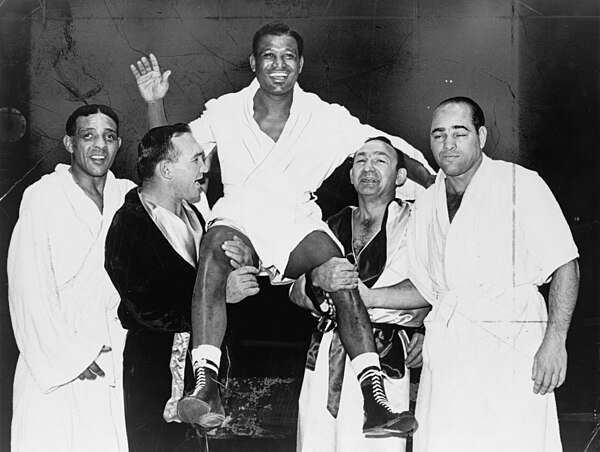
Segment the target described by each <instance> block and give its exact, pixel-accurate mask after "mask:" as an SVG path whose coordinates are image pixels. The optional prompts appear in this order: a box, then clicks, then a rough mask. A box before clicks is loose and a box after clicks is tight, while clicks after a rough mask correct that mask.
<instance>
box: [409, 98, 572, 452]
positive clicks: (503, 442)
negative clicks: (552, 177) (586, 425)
mask: <svg viewBox="0 0 600 452" xmlns="http://www.w3.org/2000/svg"><path fill="white" fill-rule="evenodd" d="M486 138H487V129H486V128H485V122H484V116H483V112H482V110H481V108H480V107H479V105H477V103H475V102H474V101H473V100H472V99H469V98H466V97H455V98H451V99H448V100H445V101H444V102H442V103H441V104H440V105H439V106H438V107H437V109H436V110H435V112H434V114H433V118H432V122H431V128H430V143H431V150H432V151H433V155H434V157H435V160H436V161H437V162H438V164H439V165H440V172H439V173H438V176H437V179H436V182H435V185H433V186H431V187H430V188H429V189H428V190H427V191H426V192H425V193H424V194H423V195H422V196H421V197H420V198H419V199H418V200H417V202H416V203H415V206H414V209H413V213H412V217H411V221H413V223H412V226H413V227H411V228H410V235H409V238H408V252H409V267H408V268H409V274H410V279H411V281H412V282H413V283H414V285H415V286H416V287H417V289H418V290H419V291H420V292H421V293H422V295H423V296H424V297H425V298H426V299H427V301H429V302H430V303H431V305H432V310H431V313H430V314H429V315H428V317H427V318H426V319H425V326H426V329H427V335H426V336H425V344H424V349H423V372H422V374H421V383H420V386H419V394H418V398H417V417H418V419H419V423H420V428H419V430H418V431H417V433H416V435H415V442H414V450H415V451H417V452H437V451H450V450H452V451H454V450H456V451H459V450H460V451H463V450H465V451H466V450H473V451H496V452H504V451H509V450H510V451H527V452H550V451H557V452H558V451H561V450H562V447H561V443H560V435H559V428H558V418H557V414H556V403H555V400H554V394H553V390H554V388H556V387H558V386H560V385H561V384H562V383H563V381H564V379H565V375H566V370H567V368H566V365H567V353H566V349H565V341H566V336H567V331H568V329H569V323H570V321H571V315H572V313H573V309H574V307H575V302H576V300H577V291H578V286H579V267H578V264H577V257H578V252H577V247H576V246H575V243H574V241H573V237H572V235H571V231H570V230H569V226H568V224H567V222H566V221H565V218H564V216H563V214H562V212H561V209H560V207H559V205H558V203H557V202H556V200H555V199H554V196H553V195H552V192H551V191H550V189H549V188H548V186H547V185H546V184H545V182H544V181H543V180H542V179H541V178H540V176H538V174H537V173H535V172H533V171H530V170H527V169H525V168H523V167H521V166H519V165H516V164H513V163H509V162H503V161H500V160H492V159H491V158H489V157H487V156H486V155H485V154H484V153H483V148H484V146H485V142H486ZM548 281H550V292H549V299H548V309H546V303H545V301H544V299H543V297H542V295H541V294H540V292H539V290H538V286H540V285H542V284H544V283H547V282H548Z"/></svg>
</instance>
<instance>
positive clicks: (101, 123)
mask: <svg viewBox="0 0 600 452" xmlns="http://www.w3.org/2000/svg"><path fill="white" fill-rule="evenodd" d="M75 124H76V126H77V131H80V130H85V129H96V130H112V131H114V132H116V131H117V124H116V123H115V121H114V120H113V119H112V118H111V117H110V116H107V115H105V114H104V113H100V112H98V113H93V114H91V115H88V116H79V117H78V118H77V121H76V122H75Z"/></svg>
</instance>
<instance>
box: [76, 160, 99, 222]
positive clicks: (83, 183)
mask: <svg viewBox="0 0 600 452" xmlns="http://www.w3.org/2000/svg"><path fill="white" fill-rule="evenodd" d="M69 172H70V173H71V177H73V180H74V181H75V183H76V184H77V185H78V186H79V187H80V188H81V189H82V190H83V192H84V193H85V194H86V196H87V197H88V198H90V199H91V200H92V201H93V202H94V204H96V207H98V210H100V212H102V211H103V209H104V186H105V185H106V174H105V175H104V176H101V177H93V176H90V175H88V174H85V173H83V172H81V171H77V169H75V168H74V167H73V166H71V168H70V169H69Z"/></svg>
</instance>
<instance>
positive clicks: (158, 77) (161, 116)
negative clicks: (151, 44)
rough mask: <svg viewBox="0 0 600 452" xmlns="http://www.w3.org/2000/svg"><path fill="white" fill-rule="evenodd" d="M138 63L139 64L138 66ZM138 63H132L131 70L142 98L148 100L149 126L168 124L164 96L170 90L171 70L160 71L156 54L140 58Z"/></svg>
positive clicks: (150, 127)
mask: <svg viewBox="0 0 600 452" xmlns="http://www.w3.org/2000/svg"><path fill="white" fill-rule="evenodd" d="M136 65H137V66H136ZM136 65H133V64H132V65H131V66H130V68H131V72H132V73H133V76H134V77H135V80H136V82H137V85H138V90H139V91H140V95H141V96H142V99H144V101H145V102H146V110H147V114H148V128H149V129H152V128H154V127H158V126H164V125H167V124H168V122H167V115H166V114H165V105H164V102H163V98H164V97H165V95H166V94H167V91H168V90H169V76H170V75H171V71H165V72H164V73H163V74H161V73H160V66H159V65H158V60H157V59H156V57H155V56H154V54H152V53H151V54H150V61H148V58H146V57H142V58H140V59H139V60H138V61H137V63H136Z"/></svg>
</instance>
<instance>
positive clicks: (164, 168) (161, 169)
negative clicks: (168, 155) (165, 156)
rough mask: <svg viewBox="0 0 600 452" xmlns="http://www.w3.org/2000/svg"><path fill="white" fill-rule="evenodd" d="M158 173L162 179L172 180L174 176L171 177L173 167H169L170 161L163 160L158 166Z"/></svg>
mask: <svg viewBox="0 0 600 452" xmlns="http://www.w3.org/2000/svg"><path fill="white" fill-rule="evenodd" d="M155 171H158V174H159V175H160V177H162V178H164V179H172V178H173V176H172V175H171V165H169V161H168V160H162V161H160V162H159V163H158V165H156V170H155Z"/></svg>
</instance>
